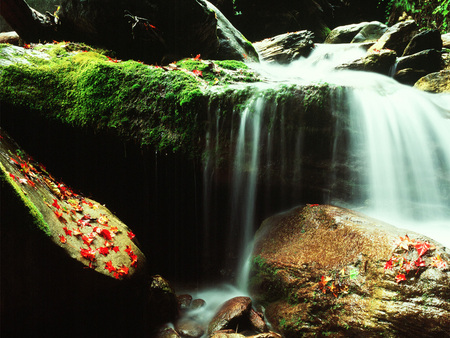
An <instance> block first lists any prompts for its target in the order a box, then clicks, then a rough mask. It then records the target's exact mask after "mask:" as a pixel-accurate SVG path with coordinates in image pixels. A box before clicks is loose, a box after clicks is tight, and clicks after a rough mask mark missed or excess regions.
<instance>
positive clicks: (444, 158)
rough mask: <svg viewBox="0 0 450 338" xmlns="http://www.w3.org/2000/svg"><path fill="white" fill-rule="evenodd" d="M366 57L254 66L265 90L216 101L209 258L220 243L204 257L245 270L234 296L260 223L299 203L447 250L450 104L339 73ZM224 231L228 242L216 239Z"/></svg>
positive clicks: (228, 92) (322, 50) (231, 93)
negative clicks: (352, 214)
mask: <svg viewBox="0 0 450 338" xmlns="http://www.w3.org/2000/svg"><path fill="white" fill-rule="evenodd" d="M364 54H365V51H364V50H362V49H359V48H358V47H357V46H356V47H355V46H352V45H338V46H336V45H319V46H318V47H316V50H315V51H314V52H313V53H312V55H311V56H310V57H309V58H307V59H301V60H299V61H296V62H293V63H291V64H290V65H288V66H281V65H267V64H262V65H253V66H252V67H254V68H255V69H256V70H257V71H258V72H260V73H261V74H263V75H264V76H265V77H266V78H267V79H268V80H267V83H263V84H248V85H245V86H244V87H242V86H240V87H239V86H238V87H233V86H230V87H228V88H222V89H218V90H216V92H214V93H212V96H215V95H216V96H217V97H216V99H217V98H218V99H217V100H216V101H214V100H213V101H214V102H215V103H214V104H213V103H212V104H211V110H210V114H209V121H208V126H209V127H208V132H207V137H206V139H207V141H206V149H207V151H206V152H205V162H204V163H205V165H204V207H205V217H204V219H205V234H207V235H213V236H212V237H209V239H208V241H210V242H211V243H209V244H208V245H206V244H205V247H209V248H211V246H214V247H215V246H216V245H217V241H215V240H214V238H215V239H216V240H218V241H226V242H227V244H226V246H224V247H222V248H221V249H217V248H213V249H212V250H210V253H209V257H210V258H211V257H212V256H214V253H213V252H214V250H218V251H225V252H226V253H227V254H228V258H231V261H233V262H234V265H233V264H231V265H229V264H228V268H229V269H231V270H233V269H234V270H236V266H237V265H239V266H240V268H239V269H240V271H241V273H240V276H237V279H238V281H239V282H238V283H239V285H240V286H241V289H243V288H244V285H245V284H246V273H245V270H243V267H244V266H245V262H246V258H247V256H248V255H249V254H250V249H251V239H252V237H253V234H254V232H255V230H256V228H257V227H258V226H259V224H260V222H261V221H262V220H263V219H264V218H265V217H268V216H270V215H271V214H274V213H277V212H281V211H283V210H285V209H287V208H290V207H293V206H295V205H299V204H302V203H332V204H336V205H338V206H344V207H351V208H353V209H355V210H358V211H361V212H363V213H366V214H368V215H369V216H372V217H375V218H378V219H380V220H383V221H386V222H389V223H391V224H393V225H395V226H398V227H400V228H406V229H409V230H412V231H416V232H419V233H423V234H425V235H428V236H430V237H432V238H435V239H436V240H437V241H439V242H441V243H442V244H444V245H447V246H450V150H449V149H448V146H449V145H450V95H448V94H429V93H424V92H421V91H419V90H417V89H414V88H411V87H407V86H404V85H401V84H399V83H397V82H396V81H394V80H393V79H391V78H389V77H387V76H383V75H379V74H375V73H367V72H357V71H348V70H339V71H337V70H334V68H335V67H336V66H338V65H340V64H342V63H345V62H349V61H352V60H354V59H356V58H358V57H361V56H363V55H364ZM321 89H324V91H322V93H325V94H324V96H323V97H319V96H320V95H318V94H317V93H320V92H321V91H320V90H321ZM309 92H312V94H311V95H309V94H308V93H309ZM242 93H244V94H242ZM242 97H244V98H242ZM239 98H240V99H239ZM325 99H326V100H325ZM233 100H234V101H233ZM314 100H316V101H317V102H315V101H314ZM322 101H326V102H327V105H326V107H325V106H324V107H322V106H321V105H323V104H324V102H322ZM224 102H228V103H224ZM230 107H231V108H230ZM311 107H312V108H311ZM226 182H228V184H227V183H226ZM218 215H219V218H220V220H219V219H217V216H218ZM214 217H216V219H214ZM219 223H221V224H220V225H219ZM214 224H216V225H214ZM224 227H225V228H226V229H227V230H226V236H225V234H224V233H221V232H220V230H217V229H223V228H224ZM212 229H215V230H212ZM211 231H213V232H215V233H214V234H211ZM405 231H406V230H405ZM214 236H215V237H214ZM216 252H217V251H216ZM226 261H227V259H225V260H224V261H222V262H220V263H221V264H224V265H227V264H226ZM237 262H239V264H237ZM221 264H219V266H220V265H221ZM247 265H248V264H247ZM230 266H231V268H230ZM233 266H234V268H233ZM242 271H244V272H242ZM228 272H229V271H228ZM234 277H236V276H234Z"/></svg>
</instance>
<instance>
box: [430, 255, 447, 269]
mask: <svg viewBox="0 0 450 338" xmlns="http://www.w3.org/2000/svg"><path fill="white" fill-rule="evenodd" d="M432 260H433V262H432V263H431V266H434V267H436V268H438V269H445V268H446V267H447V262H446V261H444V260H443V259H442V258H441V256H440V255H439V254H437V255H436V257H433V258H432Z"/></svg>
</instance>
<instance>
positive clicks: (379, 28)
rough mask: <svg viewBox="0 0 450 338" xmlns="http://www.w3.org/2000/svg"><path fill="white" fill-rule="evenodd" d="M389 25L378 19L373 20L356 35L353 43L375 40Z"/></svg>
mask: <svg viewBox="0 0 450 338" xmlns="http://www.w3.org/2000/svg"><path fill="white" fill-rule="evenodd" d="M387 29H388V27H387V26H386V25H385V24H383V23H381V22H378V21H372V22H369V23H367V24H366V25H365V26H364V27H363V28H362V29H361V30H360V31H359V32H358V34H356V35H355V37H354V38H353V40H352V41H351V42H352V43H362V42H375V41H377V40H378V39H379V38H380V37H382V36H383V34H384V33H385V32H386V30H387Z"/></svg>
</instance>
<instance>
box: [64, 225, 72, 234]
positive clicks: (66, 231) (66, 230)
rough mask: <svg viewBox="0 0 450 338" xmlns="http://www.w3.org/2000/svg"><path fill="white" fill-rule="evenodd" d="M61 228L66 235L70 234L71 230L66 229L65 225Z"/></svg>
mask: <svg viewBox="0 0 450 338" xmlns="http://www.w3.org/2000/svg"><path fill="white" fill-rule="evenodd" d="M63 230H64V232H65V233H66V235H69V236H72V230H69V229H67V227H64V228H63Z"/></svg>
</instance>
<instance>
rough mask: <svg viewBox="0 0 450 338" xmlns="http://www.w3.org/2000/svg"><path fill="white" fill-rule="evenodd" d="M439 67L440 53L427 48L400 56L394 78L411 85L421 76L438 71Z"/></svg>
mask: <svg viewBox="0 0 450 338" xmlns="http://www.w3.org/2000/svg"><path fill="white" fill-rule="evenodd" d="M440 69H441V53H440V52H438V51H436V50H435V49H428V50H425V51H421V52H418V53H416V54H413V55H408V56H404V57H402V58H400V59H399V61H398V63H397V72H396V74H395V75H394V79H396V80H397V81H398V82H400V83H403V84H408V85H411V86H412V85H414V83H416V81H417V80H419V79H420V78H421V77H423V76H425V75H427V74H429V73H434V72H438V71H439V70H440Z"/></svg>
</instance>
